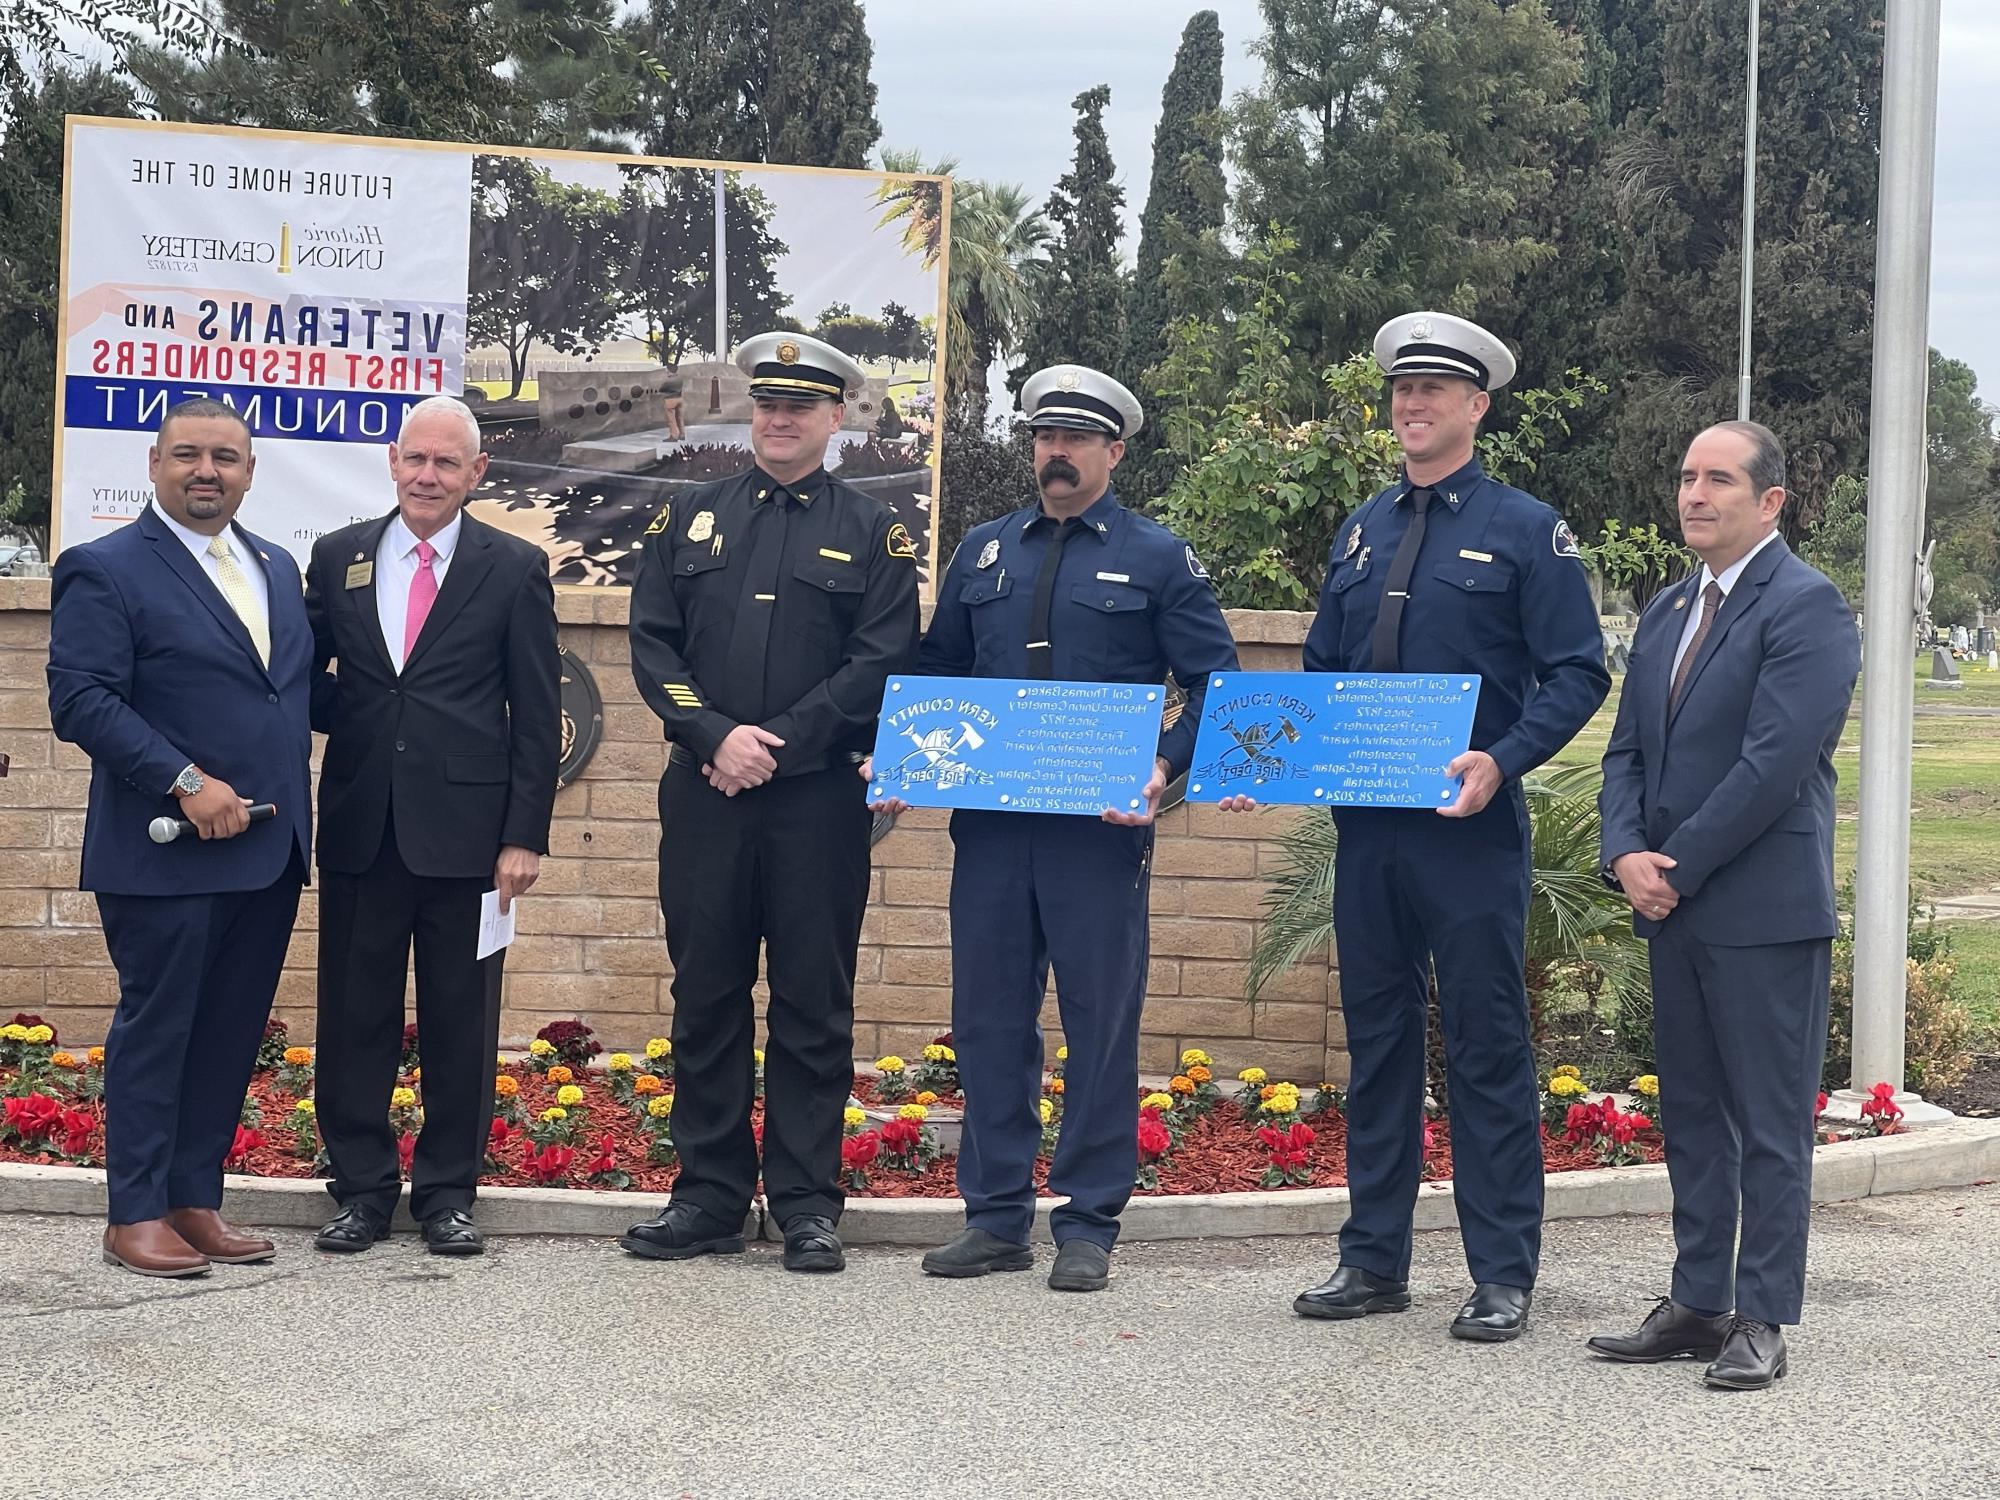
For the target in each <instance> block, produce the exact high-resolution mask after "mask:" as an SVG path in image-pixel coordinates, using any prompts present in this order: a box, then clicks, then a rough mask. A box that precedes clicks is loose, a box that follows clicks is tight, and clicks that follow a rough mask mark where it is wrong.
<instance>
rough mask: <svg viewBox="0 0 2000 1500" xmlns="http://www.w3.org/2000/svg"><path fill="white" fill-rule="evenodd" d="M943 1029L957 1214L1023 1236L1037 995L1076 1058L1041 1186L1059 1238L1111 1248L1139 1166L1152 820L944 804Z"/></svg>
mask: <svg viewBox="0 0 2000 1500" xmlns="http://www.w3.org/2000/svg"><path fill="white" fill-rule="evenodd" d="M951 839H952V844H953V846H954V854H953V859H952V871H951V1029H952V1040H953V1042H954V1043H955V1046H956V1051H957V1052H958V1067H959V1078H960V1080H961V1082H962V1084H963V1086H964V1089H965V1131H964V1137H963V1140H962V1141H961V1143H960V1147H959V1156H958V1190H959V1192H960V1193H961V1194H962V1195H963V1196H964V1198H965V1222H966V1224H967V1225H968V1226H969V1227H971V1228H974V1229H984V1230H987V1231H988V1232H989V1233H992V1234H996V1235H998V1236H1000V1238H1002V1239H1004V1240H1011V1241H1014V1242H1016V1243H1020V1242H1023V1241H1025V1240H1026V1239H1027V1238H1028V1232H1029V1230H1030V1229H1032V1228H1033V1227H1034V1222H1035V1157H1036V1155H1037V1153H1038V1152H1039V1150H1040V1147H1041V1137H1042V1123H1041V1117H1040V1114H1039V1113H1038V1111H1039V1108H1040V1099H1041V1085H1042V1061H1043V1059H1042V1027H1041V1013H1042V1002H1043V1000H1044V999H1045V998H1046V997H1047V994H1048V983H1049V970H1050V968H1051V966H1053V967H1054V969H1055V976H1056V1000H1057V1004H1058V1006H1059V1007H1060V1010H1061V1015H1062V1027H1063V1035H1064V1037H1065V1038H1066V1039H1067V1040H1068V1043H1069V1060H1068V1061H1067V1063H1066V1064H1065V1065H1064V1068H1063V1114H1062V1129H1061V1133H1060V1134H1059V1135H1058V1137H1057V1139H1056V1154H1055V1160H1054V1161H1053V1162H1051V1163H1050V1165H1049V1188H1050V1190H1051V1191H1052V1192H1055V1193H1059V1194H1061V1195H1063V1196H1064V1197H1066V1198H1067V1199H1068V1200H1069V1201H1068V1202H1067V1203H1063V1204H1060V1205H1058V1206H1057V1207H1056V1209H1055V1210H1054V1212H1053V1213H1051V1214H1050V1216H1049V1224H1050V1228H1051V1230H1052V1231H1053V1233H1054V1235H1055V1238H1056V1240H1057V1242H1058V1243H1060V1242H1062V1241H1064V1240H1070V1239H1084V1240H1089V1241H1092V1242H1093V1243H1095V1244H1098V1245H1102V1246H1103V1247H1104V1248H1105V1249H1107V1250H1109V1249H1110V1248H1111V1247H1112V1246H1113V1245H1114V1244H1116V1243H1117V1240H1118V1216H1119V1214H1120V1213H1122V1212H1123V1211H1124V1208H1125V1204H1126V1203H1127V1201H1129V1200H1130V1198H1131V1196H1132V1178H1133V1174H1134V1173H1135V1172H1136V1171H1137V1169H1138V1165H1139V1145H1138V1129H1137V1120H1138V1098H1139V1016H1140V1013H1141V1011H1142V1010H1143V1009H1144V1006H1145V1002H1146V962H1147V957H1148V952H1149V936H1150V935H1149V929H1148V922H1147V903H1148V901H1149V899H1150V897H1151V893H1152V855H1153V830H1152V829H1151V828H1125V827H1119V826H1117V825H1114V824H1109V823H1104V822H1102V821H1100V820H1098V819H1096V818H1086V817H1074V816H1067V815H1062V814H1048V815H1044V814H1039V813H1012V812H972V811H962V812H957V813H954V814H952V819H951Z"/></svg>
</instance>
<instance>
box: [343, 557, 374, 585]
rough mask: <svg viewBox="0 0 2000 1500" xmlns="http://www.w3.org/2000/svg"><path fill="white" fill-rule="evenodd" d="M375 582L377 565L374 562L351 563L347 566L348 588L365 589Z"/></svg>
mask: <svg viewBox="0 0 2000 1500" xmlns="http://www.w3.org/2000/svg"><path fill="white" fill-rule="evenodd" d="M374 580H375V564H374V563H372V562H358V563H349V564H348V566H347V586H348V587H349V588H351V589H364V588H366V587H368V585H369V584H370V583H372V582H374Z"/></svg>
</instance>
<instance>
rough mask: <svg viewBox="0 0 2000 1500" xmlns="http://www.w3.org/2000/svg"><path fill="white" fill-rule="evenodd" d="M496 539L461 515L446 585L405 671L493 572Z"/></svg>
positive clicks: (412, 647) (404, 665)
mask: <svg viewBox="0 0 2000 1500" xmlns="http://www.w3.org/2000/svg"><path fill="white" fill-rule="evenodd" d="M492 548H493V537H492V534H491V533H490V532H489V531H488V529H487V528H486V527H485V526H483V525H481V524H480V523H479V522H478V521H475V520H473V519H472V517H471V516H468V515H463V514H461V515H460V518H459V523H458V546H457V548H456V549H455V550H454V551H453V552H452V555H451V565H450V566H449V567H448V568H446V569H445V572H444V582H443V583H441V584H439V585H438V596H437V599H436V601H435V602H434V603H433V604H432V605H431V612H430V613H429V614H428V615H426V616H425V617H424V628H423V629H422V630H421V631H420V632H418V635H417V639H416V644H415V645H413V646H411V647H410V654H409V655H408V656H407V657H405V658H404V660H403V670H404V671H405V672H407V671H409V670H410V668H411V667H413V666H415V665H416V664H417V658H418V657H420V656H422V655H423V654H424V652H426V651H428V650H429V649H430V647H431V643H432V642H433V641H435V640H436V639H437V638H438V637H439V636H440V635H441V634H443V633H444V630H445V627H446V626H448V625H450V624H451V622H452V618H453V617H454V616H455V615H457V613H458V612H459V611H460V610H461V609H463V608H465V601H466V600H468V599H470V598H471V597H472V595H473V591H474V590H475V589H477V588H478V587H479V584H480V581H481V580H482V579H484V578H485V577H486V575H487V574H488V573H489V572H491V571H492V568H493V551H492Z"/></svg>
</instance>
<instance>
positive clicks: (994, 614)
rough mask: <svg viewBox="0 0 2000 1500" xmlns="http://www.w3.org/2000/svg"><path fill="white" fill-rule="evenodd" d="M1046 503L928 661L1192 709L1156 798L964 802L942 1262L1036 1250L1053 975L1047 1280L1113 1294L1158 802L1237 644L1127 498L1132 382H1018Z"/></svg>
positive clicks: (941, 620) (1006, 1259)
mask: <svg viewBox="0 0 2000 1500" xmlns="http://www.w3.org/2000/svg"><path fill="white" fill-rule="evenodd" d="M1021 404H1022V408H1023V409H1024V410H1025V411H1026V413H1027V416H1028V425H1029V426H1030V427H1032V428H1033V429H1034V432H1035V475H1036V478H1037V480H1038V481H1039V484H1040V487H1041V502H1040V503H1039V504H1037V505H1030V506H1028V507H1027V508H1025V509H1023V510H1018V511H1015V512H1014V513H1013V514H1012V515H1008V516H1003V517H1001V518H1000V519H999V520H997V521H989V522H987V523H986V524H985V525H983V526H977V527H974V528H973V530H972V531H970V532H968V533H967V535H966V538H965V540H964V542H963V543H962V544H960V546H959V549H958V551H957V552H956V553H955V554H954V555H953V557H952V561H951V566H950V567H949V568H948V569H947V570H946V572H945V577H944V582H943V584H942V585H941V586H940V587H939V589H938V603H937V610H936V613H935V614H934V616H933V617H932V620H931V626H930V630H929V632H928V633H927V634H926V635H925V637H924V643H923V647H922V649H921V650H920V651H919V653H918V657H917V669H918V670H919V671H921V672H927V673H933V674H936V675H940V676H959V677H964V676H974V677H1039V678H1052V679H1062V680H1068V681H1086V682H1135V683H1157V682H1161V681H1163V680H1164V678H1165V675H1166V673H1167V672H1168V671H1169V670H1171V671H1172V672H1173V675H1174V678H1175V680H1176V681H1178V682H1179V683H1180V684H1181V686H1182V687H1183V688H1184V689H1185V690H1186V691H1187V694H1188V704H1187V709H1186V711H1185V712H1184V713H1183V714H1182V715H1181V716H1180V718H1179V720H1178V721H1177V722H1176V723H1175V724H1174V726H1173V727H1172V728H1171V729H1168V730H1166V731H1165V732H1164V733H1163V734H1162V735H1161V737H1160V747H1159V757H1158V759H1157V761H1156V762H1155V765H1154V772H1153V778H1152V780H1151V781H1150V782H1149V783H1148V784H1147V787H1146V806H1145V809H1144V811H1142V812H1136V813H1135V812H1126V811H1115V810H1112V809H1106V810H1105V812H1104V813H1103V815H1102V818H1101V820H1100V819H1094V818H1083V817H1067V816H1062V815H1059V814H1034V813H1011V812H967V811H961V812H956V813H953V814H952V819H951V837H952V842H953V844H954V846H955V849H956V857H955V858H954V860H953V866H952V881H951V949H952V955H951V956H952V965H951V968H952V1034H953V1038H954V1040H955V1042H956V1046H957V1052H958V1060H959V1061H958V1065H959V1073H960V1077H961V1079H962V1080H963V1082H964V1087H965V1101H966V1114H965V1134H964V1138H963V1144H962V1145H961V1147H960V1151H959V1158H958V1188H959V1191H960V1193H962V1194H963V1195H964V1197H965V1201H966V1216H965V1217H966V1228H965V1231H964V1233H962V1234H960V1235H959V1236H958V1238H957V1239H955V1240H953V1241H952V1242H951V1243H950V1244H948V1245H944V1246H941V1247H939V1248H938V1249H936V1250H933V1251H931V1252H930V1253H929V1254H928V1255H926V1256H925V1257H924V1262H923V1266H924V1269H925V1270H926V1271H928V1272H929V1273H931V1274H932V1275H934V1276H981V1275H984V1274H985V1273H986V1272H988V1271H1018V1270H1024V1269H1026V1268H1027V1267H1028V1266H1030V1265H1031V1264H1033V1261H1034V1257H1033V1254H1032V1253H1031V1252H1030V1251H1029V1249H1028V1245H1027V1240H1028V1231H1029V1229H1030V1228H1031V1227H1032V1226H1033V1224H1034V1219H1035V1183H1034V1167H1035V1154H1036V1151H1037V1148H1038V1147H1039V1144H1040V1140H1041V1121H1040V1116H1039V1114H1038V1112H1037V1107H1038V1096H1039V1094H1040V1091H1041V1089H1040V1086H1041V1075H1042V1032H1041V1026H1040V1024H1039V1022H1038V1017H1039V1016H1040V1014H1041V1008H1042V999H1043V996H1044V994H1045V993H1046V991H1047V987H1048V976H1049V968H1050V966H1051V964H1052V963H1053V965H1054V968H1055V972H1056V985H1057V994H1058V999H1059V1001H1060V1004H1061V1007H1062V1020H1063V1033H1064V1035H1065V1036H1066V1038H1067V1039H1068V1044H1069V1061H1068V1063H1067V1065H1066V1066H1065V1069H1064V1081H1065V1084H1066V1091H1065V1093H1064V1096H1063V1102H1064V1109H1063V1122H1062V1134H1061V1138H1060V1143H1059V1145H1058V1146H1057V1149H1056V1157H1055V1161H1054V1163H1053V1164H1052V1166H1051V1169H1050V1172H1049V1185H1050V1187H1051V1188H1052V1189H1053V1190H1054V1191H1055V1192H1057V1193H1061V1194H1064V1195H1066V1196H1067V1197H1068V1199H1069V1201H1068V1202H1067V1203H1065V1204H1063V1205H1062V1206H1060V1207H1059V1208H1057V1209H1056V1210H1055V1213H1054V1214H1053V1216H1052V1227H1053V1229H1054V1232H1055V1238H1056V1244H1057V1254H1056V1261H1055V1266H1054V1268H1053V1269H1052V1270H1051V1272H1050V1274H1049V1285H1050V1286H1052V1287H1054V1288H1056V1289H1057V1290H1059V1291H1096V1290H1098V1289H1100V1288H1102V1287H1103V1286H1104V1285H1105V1283H1106V1280H1107V1278H1108V1275H1109V1267H1110V1256H1111V1247H1112V1245H1113V1244H1114V1243H1115V1242H1116V1241H1117V1238H1118V1215H1119V1213H1120V1211H1121V1210H1122V1209H1123V1208H1124V1207H1125V1202H1126V1200H1127V1199H1128V1198H1130V1197H1131V1195H1132V1178H1133V1174H1134V1172H1135V1171H1136V1169H1137V1167H1138V1146H1137V1114H1138V1110H1137V1105H1138V1088H1139V1012H1140V1007H1141V1006H1142V1005H1143V1004H1144V1002H1145V998H1146V955H1147V898H1148V895H1149V889H1150V884H1151V870H1152V855H1153V828H1152V822H1153V815H1154V813H1155V812H1156V811H1157V809H1158V806H1159V799H1160V794H1161V793H1162V792H1163V791H1164V790H1165V788H1166V785H1167V782H1168V781H1169V780H1171V779H1172V778H1173V777H1174V776H1177V775H1179V774H1180V773H1181V772H1182V771H1185V770H1186V769H1187V764H1188V760H1189V757H1190V756H1191V755H1192V754H1193V752H1194V733H1195V726H1196V725H1197V724H1198V723H1199V722H1200V720H1201V703H1202V698H1203V695H1204V693H1205V690H1206V688H1207V685H1208V679H1209V676H1210V675H1211V674H1212V673H1215V672H1226V671H1233V670H1235V667H1236V647H1235V643H1234V642H1233V641H1232V640H1231V639H1230V635H1229V627H1228V626H1227V625H1226V624H1225V623H1224V621H1223V618H1222V610H1221V608H1220V607H1219V606H1218V605H1217V603H1216V599H1215V590H1214V587H1213V586H1212V585H1211V584H1210V582H1209V578H1208V574H1207V572H1206V571H1205V570H1204V569H1203V568H1202V565H1201V562H1200V560H1199V559H1198V558H1197V557H1196V556H1195V551H1194V548H1192V547H1190V546H1189V545H1187V543H1186V542H1184V541H1182V540H1181V539H1180V538H1179V537H1177V536H1175V535H1174V534H1173V533H1172V532H1170V531H1168V530H1166V529H1165V528H1164V527H1162V526H1160V525H1158V524H1157V523H1156V522H1153V521H1150V520H1148V519H1146V518H1145V517H1144V516H1141V515H1137V514H1135V513H1134V512H1132V511H1128V510H1126V509H1125V508H1124V507H1123V506H1121V505H1120V504H1119V503H1118V497H1117V495H1116V494H1115V493H1114V492H1113V490H1112V488H1111V471H1112V470H1113V469H1114V468H1116V467H1117V465H1118V461H1119V459H1120V458H1122V457H1123V456H1124V452H1125V442H1124V440H1125V439H1126V438H1129V437H1130V436H1132V434H1133V433H1135V432H1137V431H1138V430H1139V425H1140V423H1141V421H1142V420H1143V418H1142V415H1141V413H1140V410H1139V403H1138V402H1137V401H1136V400H1134V399H1133V396H1132V393H1131V392H1130V391H1128V390H1126V389H1125V387H1124V386H1122V385H1120V384H1119V383H1118V382H1117V381H1115V380H1112V379H1111V378H1110V377H1109V376H1106V375H1101V374H1099V373H1098V372H1097V371H1095V370H1087V369H1084V368H1082V367H1081V366H1077V365H1058V366H1056V367H1054V368H1053V369H1048V370H1043V371H1041V372H1040V373H1039V374H1037V375H1035V376H1034V377H1032V378H1031V379H1030V380H1029V381H1028V383H1027V385H1026V386H1025V387H1024V388H1023V390H1022V393H1021Z"/></svg>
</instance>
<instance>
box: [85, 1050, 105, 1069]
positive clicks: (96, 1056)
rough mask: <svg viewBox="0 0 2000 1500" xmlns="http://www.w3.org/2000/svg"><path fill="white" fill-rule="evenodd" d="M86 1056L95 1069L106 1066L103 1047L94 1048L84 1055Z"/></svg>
mask: <svg viewBox="0 0 2000 1500" xmlns="http://www.w3.org/2000/svg"><path fill="white" fill-rule="evenodd" d="M84 1056H85V1057H86V1058H87V1059H89V1062H90V1065H91V1066H92V1067H93V1068H101V1067H103V1066H104V1049H103V1048H102V1047H92V1048H91V1049H90V1050H89V1051H88V1052H86V1053H84Z"/></svg>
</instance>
